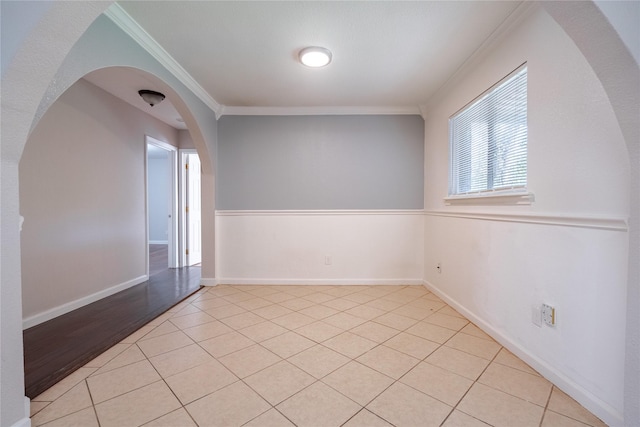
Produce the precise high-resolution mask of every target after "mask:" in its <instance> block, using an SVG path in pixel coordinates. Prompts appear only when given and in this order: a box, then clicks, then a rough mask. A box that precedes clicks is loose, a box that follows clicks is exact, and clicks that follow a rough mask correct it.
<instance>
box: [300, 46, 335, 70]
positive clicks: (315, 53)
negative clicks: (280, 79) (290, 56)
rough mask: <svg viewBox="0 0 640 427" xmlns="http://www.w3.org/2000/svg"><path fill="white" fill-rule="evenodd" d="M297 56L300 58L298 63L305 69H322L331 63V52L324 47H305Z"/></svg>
mask: <svg viewBox="0 0 640 427" xmlns="http://www.w3.org/2000/svg"><path fill="white" fill-rule="evenodd" d="M298 56H299V58H300V62H302V63H303V64H304V65H306V66H307V67H314V68H318V67H324V66H325V65H328V64H329V63H330V62H331V52H330V51H329V49H325V48H324V47H317V46H311V47H305V48H304V49H302V50H301V51H300V54H299V55H298Z"/></svg>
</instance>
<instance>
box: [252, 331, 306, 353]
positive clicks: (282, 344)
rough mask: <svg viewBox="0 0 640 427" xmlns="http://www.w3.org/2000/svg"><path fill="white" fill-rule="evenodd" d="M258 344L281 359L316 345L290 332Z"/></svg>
mask: <svg viewBox="0 0 640 427" xmlns="http://www.w3.org/2000/svg"><path fill="white" fill-rule="evenodd" d="M260 344H261V345H262V346H263V347H266V348H267V349H268V350H270V351H272V352H273V353H275V354H277V355H278V356H280V357H282V358H283V359H287V358H289V357H291V356H293V355H294V354H297V353H300V352H301V351H303V350H306V349H308V348H309V347H313V346H314V345H315V344H316V343H315V342H313V341H311V340H310V339H308V338H305V337H303V336H301V335H298V334H296V333H295V332H291V331H290V332H287V333H285V334H282V335H279V336H277V337H275V338H271V339H269V340H266V341H263V342H261V343H260Z"/></svg>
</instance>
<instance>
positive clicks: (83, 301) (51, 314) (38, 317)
mask: <svg viewBox="0 0 640 427" xmlns="http://www.w3.org/2000/svg"><path fill="white" fill-rule="evenodd" d="M147 280H149V276H147V275H146V274H145V275H143V276H139V277H136V278H135V279H131V280H129V281H127V282H124V283H120V284H119V285H115V286H112V287H110V288H107V289H103V290H101V291H98V292H96V293H93V294H91V295H87V296H85V297H82V298H78V299H77V300H74V301H71V302H68V303H66V304H62V305H59V306H58V307H54V308H52V309H49V310H47V311H44V312H42V313H38V314H35V315H33V316H30V317H27V318H26V319H23V320H22V329H28V328H31V327H33V326H36V325H39V324H40V323H43V322H46V321H47V320H51V319H53V318H55V317H58V316H62V315H63V314H67V313H69V312H70V311H73V310H76V309H78V308H80V307H84V306H85V305H88V304H91V303H92V302H96V301H98V300H100V299H102V298H106V297H108V296H111V295H113V294H116V293H118V292H120V291H124V290H125V289H129V288H130V287H132V286H135V285H139V284H140V283H143V282H146V281H147Z"/></svg>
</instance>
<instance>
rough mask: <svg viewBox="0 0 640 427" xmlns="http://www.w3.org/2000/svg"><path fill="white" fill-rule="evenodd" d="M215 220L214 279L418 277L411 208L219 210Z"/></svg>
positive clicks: (418, 235)
mask: <svg viewBox="0 0 640 427" xmlns="http://www.w3.org/2000/svg"><path fill="white" fill-rule="evenodd" d="M216 226H217V228H216V230H217V251H216V253H217V271H218V272H219V276H218V281H219V283H300V284H307V283H314V284H320V283H326V284H365V283H378V284H396V283H397V284H404V283H421V279H422V274H423V260H424V256H423V236H424V233H423V217H422V214H421V213H420V212H419V211H418V213H413V212H407V211H404V212H397V213H392V212H381V211H315V212H314V211H296V212H287V211H274V212H247V211H245V212H242V211H236V212H229V211H226V212H225V211H221V212H218V215H217V216H216ZM327 256H330V257H331V265H326V264H325V257H327Z"/></svg>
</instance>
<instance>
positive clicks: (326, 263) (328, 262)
mask: <svg viewBox="0 0 640 427" xmlns="http://www.w3.org/2000/svg"><path fill="white" fill-rule="evenodd" d="M331 261H332V260H331V257H330V256H329V255H327V256H325V257H324V265H331Z"/></svg>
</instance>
